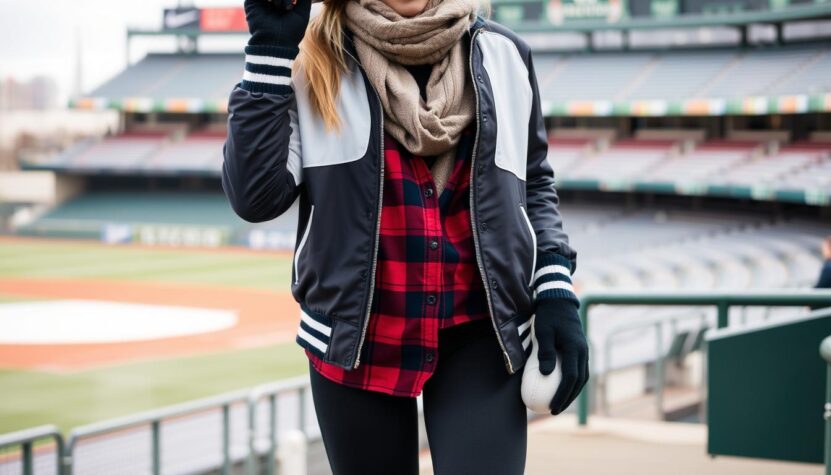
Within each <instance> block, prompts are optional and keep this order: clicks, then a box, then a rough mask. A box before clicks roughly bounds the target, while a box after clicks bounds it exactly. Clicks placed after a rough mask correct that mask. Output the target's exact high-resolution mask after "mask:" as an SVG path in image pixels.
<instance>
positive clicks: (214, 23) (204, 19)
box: [199, 8, 248, 32]
mask: <svg viewBox="0 0 831 475" xmlns="http://www.w3.org/2000/svg"><path fill="white" fill-rule="evenodd" d="M199 29H200V30H202V31H242V32H247V31H248V24H247V23H246V21H245V10H243V9H242V8H203V9H202V15H201V17H200V18H199Z"/></svg>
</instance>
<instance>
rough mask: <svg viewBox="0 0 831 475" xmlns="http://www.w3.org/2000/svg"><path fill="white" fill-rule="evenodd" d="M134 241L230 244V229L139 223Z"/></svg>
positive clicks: (135, 228) (179, 244) (165, 244)
mask: <svg viewBox="0 0 831 475" xmlns="http://www.w3.org/2000/svg"><path fill="white" fill-rule="evenodd" d="M133 229H134V231H133V235H132V239H133V242H137V243H139V244H148V245H163V246H194V247H219V246H224V245H226V244H228V242H229V239H228V238H229V236H230V234H231V233H230V229H228V228H225V227H219V226H186V225H177V224H137V225H135V226H133Z"/></svg>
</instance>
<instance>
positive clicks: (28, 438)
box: [0, 425, 65, 475]
mask: <svg viewBox="0 0 831 475" xmlns="http://www.w3.org/2000/svg"><path fill="white" fill-rule="evenodd" d="M44 439H52V440H53V441H54V443H55V467H56V471H57V473H61V464H62V454H63V453H64V448H65V447H64V438H63V435H61V432H60V430H59V429H58V428H57V427H55V426H53V425H44V426H38V427H33V428H31V429H24V430H21V431H17V432H12V433H10V434H5V435H0V449H6V448H9V447H20V451H21V457H20V462H21V463H20V465H21V473H22V474H23V475H32V474H33V473H34V444H35V442H37V441H39V440H44Z"/></svg>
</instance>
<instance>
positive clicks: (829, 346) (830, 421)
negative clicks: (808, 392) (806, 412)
mask: <svg viewBox="0 0 831 475" xmlns="http://www.w3.org/2000/svg"><path fill="white" fill-rule="evenodd" d="M819 353H820V355H822V357H823V359H825V362H826V363H828V369H826V373H825V381H826V383H825V410H824V411H823V418H824V419H825V475H831V336H827V337H825V339H824V340H822V344H820V346H819Z"/></svg>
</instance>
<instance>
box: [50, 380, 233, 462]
mask: <svg viewBox="0 0 831 475" xmlns="http://www.w3.org/2000/svg"><path fill="white" fill-rule="evenodd" d="M248 393H249V391H245V390H242V391H233V392H228V393H224V394H219V395H216V396H210V397H206V398H203V399H197V400H194V401H188V402H185V403H182V404H176V405H173V406H168V407H163V408H160V409H155V410H151V411H146V412H140V413H138V414H132V415H129V416H125V417H119V418H116V419H111V420H107V421H102V422H96V423H93V424H88V425H85V426H81V427H77V428H75V429H73V430H72V432H70V434H69V438H68V439H67V443H66V450H65V455H64V457H63V471H62V472H60V473H61V474H62V475H72V472H73V469H74V464H75V460H74V453H75V448H76V447H77V445H78V442H79V441H82V440H83V439H86V438H90V437H94V436H100V435H104V434H110V433H114V432H120V431H123V430H125V429H130V428H134V427H141V426H148V425H149V426H150V431H151V436H150V437H151V438H150V441H151V445H150V447H151V454H152V465H151V473H153V475H160V474H161V473H162V462H161V461H162V444H161V428H162V424H163V423H164V421H165V420H167V419H172V418H175V417H181V416H187V415H192V414H195V413H199V412H204V411H209V410H213V409H217V408H219V409H221V410H222V448H223V450H222V453H223V457H222V474H223V475H228V474H230V472H231V459H230V455H229V454H230V450H229V449H230V433H229V431H230V410H231V405H233V404H235V403H245V402H246V401H247V400H248Z"/></svg>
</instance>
